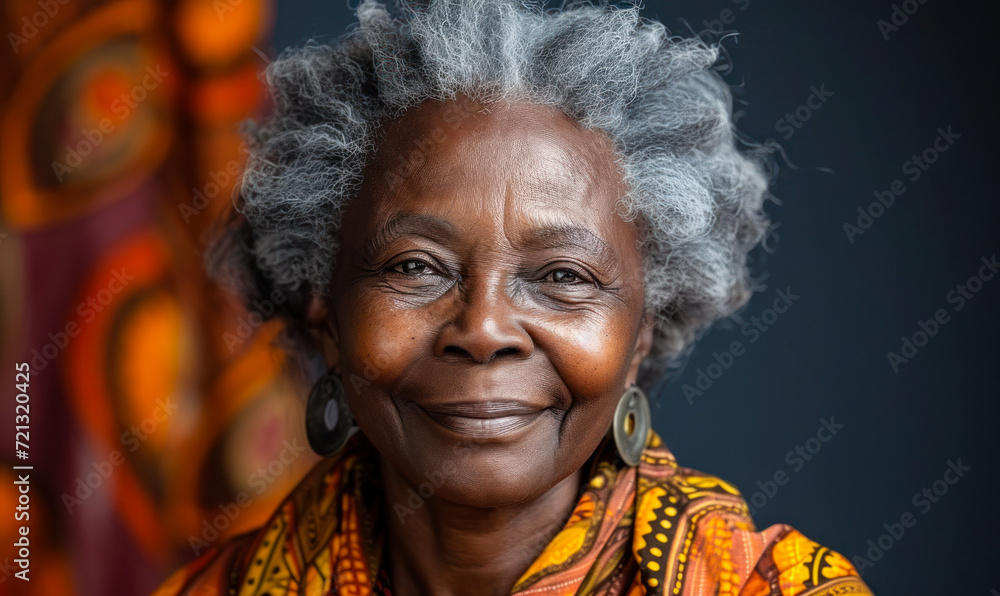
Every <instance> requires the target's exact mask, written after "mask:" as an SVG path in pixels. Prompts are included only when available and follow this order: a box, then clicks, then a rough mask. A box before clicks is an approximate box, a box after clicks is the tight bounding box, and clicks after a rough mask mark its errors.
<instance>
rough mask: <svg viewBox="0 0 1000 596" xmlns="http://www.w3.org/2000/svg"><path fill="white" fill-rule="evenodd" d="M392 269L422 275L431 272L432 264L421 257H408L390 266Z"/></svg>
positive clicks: (402, 272)
mask: <svg viewBox="0 0 1000 596" xmlns="http://www.w3.org/2000/svg"><path fill="white" fill-rule="evenodd" d="M389 269H390V271H393V272H395V273H401V274H403V275H422V274H424V273H429V272H431V270H432V269H431V266H430V265H428V264H427V263H425V262H423V261H421V260H420V259H407V260H405V261H400V262H399V263H396V264H395V265H393V266H392V267H390V268H389Z"/></svg>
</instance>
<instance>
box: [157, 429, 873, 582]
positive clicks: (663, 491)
mask: <svg viewBox="0 0 1000 596" xmlns="http://www.w3.org/2000/svg"><path fill="white" fill-rule="evenodd" d="M376 455H377V454H376V453H375V449H374V448H373V447H372V446H371V444H370V443H368V441H367V440H366V439H365V438H364V437H363V436H362V435H361V434H360V433H359V434H357V435H355V436H354V437H352V439H351V440H350V441H349V443H348V445H347V446H346V447H345V448H344V450H342V451H341V452H340V453H339V454H338V455H337V456H335V457H333V458H330V459H328V460H325V461H323V462H321V463H320V464H319V465H318V466H317V467H316V468H315V469H313V470H312V471H311V472H310V473H309V475H308V476H307V477H306V478H305V479H304V480H303V481H302V483H301V484H300V485H299V486H298V488H296V489H295V491H293V493H292V494H291V495H290V496H289V498H288V499H287V500H286V501H285V502H284V504H283V505H282V506H281V507H280V508H279V509H278V511H277V512H276V513H275V514H274V516H273V517H272V518H271V520H270V521H269V522H268V524H267V525H266V526H264V527H263V528H261V530H260V531H258V532H255V533H252V534H248V535H245V536H243V537H241V538H238V539H236V540H234V541H233V542H231V543H230V544H229V545H227V546H225V547H222V548H220V549H215V550H213V551H210V552H208V553H206V554H205V555H203V556H202V557H201V558H199V559H198V560H197V561H195V562H194V563H192V564H191V565H189V566H188V567H187V568H185V569H182V570H181V571H179V572H178V573H177V574H175V575H174V576H173V577H172V578H171V579H170V580H168V582H167V583H166V584H164V586H163V587H161V588H160V590H159V591H158V592H157V593H156V596H168V595H172V594H202V595H206V596H216V595H218V596H222V595H223V594H226V595H229V594H239V595H242V596H249V595H257V596H260V595H263V594H268V595H269V596H285V595H290V594H351V595H376V596H391V594H392V588H391V585H390V582H389V574H388V572H387V570H386V569H385V568H384V567H383V565H382V561H383V557H382V554H383V544H384V534H385V528H384V522H383V515H384V514H383V503H382V497H381V492H380V489H379V487H378V484H377V478H378V477H379V475H378V468H377V457H376ZM586 469H588V470H589V475H588V476H587V478H588V481H587V483H586V485H585V486H583V487H581V495H580V498H579V500H578V502H577V505H576V507H575V508H574V509H573V512H572V514H571V515H570V517H569V519H568V520H567V521H566V523H565V524H564V526H563V527H562V529H561V530H560V531H559V532H558V533H555V535H554V536H540V537H539V540H538V551H539V555H538V557H537V558H536V559H535V561H534V563H532V565H531V566H530V567H529V568H528V570H527V571H525V573H524V574H523V575H522V576H521V578H520V579H519V580H518V581H517V583H516V585H515V586H514V589H513V591H512V594H513V595H516V596H527V595H529V594H530V595H560V596H561V595H567V596H568V595H571V594H575V595H578V596H592V595H593V596H596V595H608V596H611V595H616V596H618V595H627V596H638V595H644V594H648V595H659V594H673V595H680V596H703V595H704V596H708V595H712V596H727V595H728V596H819V595H824V596H826V595H829V596H832V595H834V594H837V595H841V594H871V592H870V591H869V590H868V588H867V586H865V584H864V583H863V582H862V581H861V580H860V579H859V578H858V577H857V573H856V572H855V570H854V568H853V567H852V566H851V564H850V562H848V561H847V559H845V558H844V557H843V556H841V555H839V554H837V553H835V552H833V551H831V550H829V549H827V548H823V547H821V546H819V545H818V544H816V543H815V542H813V541H811V540H809V539H808V538H805V537H804V536H803V535H802V534H800V533H799V532H797V531H795V530H793V529H792V528H790V527H788V526H784V525H775V526H772V527H770V528H768V529H767V530H765V531H763V532H756V531H755V529H754V526H753V522H752V521H751V519H750V516H749V512H748V510H747V506H746V503H745V502H744V501H743V499H742V498H741V497H740V495H739V492H738V491H737V490H736V489H735V488H734V487H732V486H731V485H729V484H727V483H725V482H724V481H722V480H719V479H718V478H714V477H712V476H707V475H705V474H702V473H700V472H696V471H694V470H690V469H687V468H682V467H679V466H678V465H677V462H676V461H675V460H674V457H673V455H672V454H671V453H670V452H669V451H668V450H667V449H666V447H665V446H664V445H663V443H662V441H661V440H660V437H659V436H658V435H657V434H656V433H655V432H650V434H649V439H648V441H647V445H646V450H645V452H644V454H643V456H642V461H641V463H640V464H639V465H638V466H636V467H627V466H625V465H624V464H623V463H622V462H621V460H620V459H619V458H618V456H617V453H616V450H615V448H614V442H613V441H611V440H610V439H605V441H604V443H602V445H601V446H600V447H599V448H598V450H597V452H596V453H595V455H594V456H593V457H592V458H591V460H590V462H588V465H587V466H586ZM529 547H530V546H529Z"/></svg>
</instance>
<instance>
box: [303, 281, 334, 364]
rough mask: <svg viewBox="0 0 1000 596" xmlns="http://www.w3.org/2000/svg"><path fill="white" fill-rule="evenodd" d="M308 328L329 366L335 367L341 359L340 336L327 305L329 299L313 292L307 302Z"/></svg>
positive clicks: (306, 321)
mask: <svg viewBox="0 0 1000 596" xmlns="http://www.w3.org/2000/svg"><path fill="white" fill-rule="evenodd" d="M305 314H306V317H305V319H306V320H305V323H306V328H307V329H308V330H309V334H310V335H312V338H313V341H314V342H315V344H316V347H317V349H319V350H320V351H321V352H322V353H323V359H324V360H325V361H326V365H327V367H328V368H335V367H336V366H337V363H338V362H339V361H340V336H339V334H338V332H337V326H336V324H335V323H334V321H333V320H332V317H331V312H330V309H329V307H328V306H327V299H326V298H325V297H323V296H320V295H317V294H313V295H312V296H310V298H309V302H308V303H307V304H306V313H305Z"/></svg>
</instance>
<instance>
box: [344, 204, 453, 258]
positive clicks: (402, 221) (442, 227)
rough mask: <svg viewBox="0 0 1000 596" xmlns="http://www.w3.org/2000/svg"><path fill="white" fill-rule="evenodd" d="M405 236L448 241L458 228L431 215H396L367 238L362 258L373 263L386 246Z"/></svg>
mask: <svg viewBox="0 0 1000 596" xmlns="http://www.w3.org/2000/svg"><path fill="white" fill-rule="evenodd" d="M407 234H414V235H417V236H424V237H426V238H429V239H431V240H435V241H440V240H444V241H448V240H451V239H453V238H454V237H455V236H457V235H458V228H456V227H455V225H454V224H452V223H451V222H450V221H448V220H446V219H441V218H439V217H434V216H432V215H421V214H419V213H405V212H404V213H397V214H395V215H393V216H392V217H391V218H389V221H388V222H386V224H385V225H384V226H382V227H380V228H379V229H378V230H376V231H375V233H374V234H372V235H371V236H370V237H369V238H368V240H367V241H366V242H365V246H364V250H363V257H364V258H365V260H366V261H368V262H369V263H374V262H375V261H376V260H377V259H378V255H379V253H381V252H382V250H383V249H384V248H385V247H386V246H388V245H390V244H392V243H393V242H394V241H395V240H396V239H397V238H400V237H402V236H405V235H407Z"/></svg>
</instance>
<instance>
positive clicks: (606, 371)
mask: <svg viewBox="0 0 1000 596" xmlns="http://www.w3.org/2000/svg"><path fill="white" fill-rule="evenodd" d="M544 327H545V329H546V331H545V338H546V341H545V342H544V344H543V347H545V348H546V349H547V351H548V352H549V354H550V359H551V360H552V363H553V365H554V366H555V367H556V370H557V372H558V373H559V376H560V377H561V378H562V379H563V381H564V382H565V383H566V385H567V387H568V388H569V390H570V392H571V394H572V395H573V397H574V399H575V400H577V401H581V402H583V401H593V400H599V399H602V398H604V397H607V396H609V395H616V396H617V395H619V394H620V393H621V391H622V390H623V389H624V383H625V377H626V375H627V373H628V364H629V361H630V359H631V352H630V348H631V347H632V346H633V345H634V341H633V340H632V337H631V336H632V332H633V325H632V321H631V318H630V317H627V316H625V315H624V314H617V313H616V314H611V315H607V316H603V317H596V316H595V317H593V318H588V319H586V320H584V321H580V320H576V321H574V322H573V323H570V324H549V325H545V326H544Z"/></svg>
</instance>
